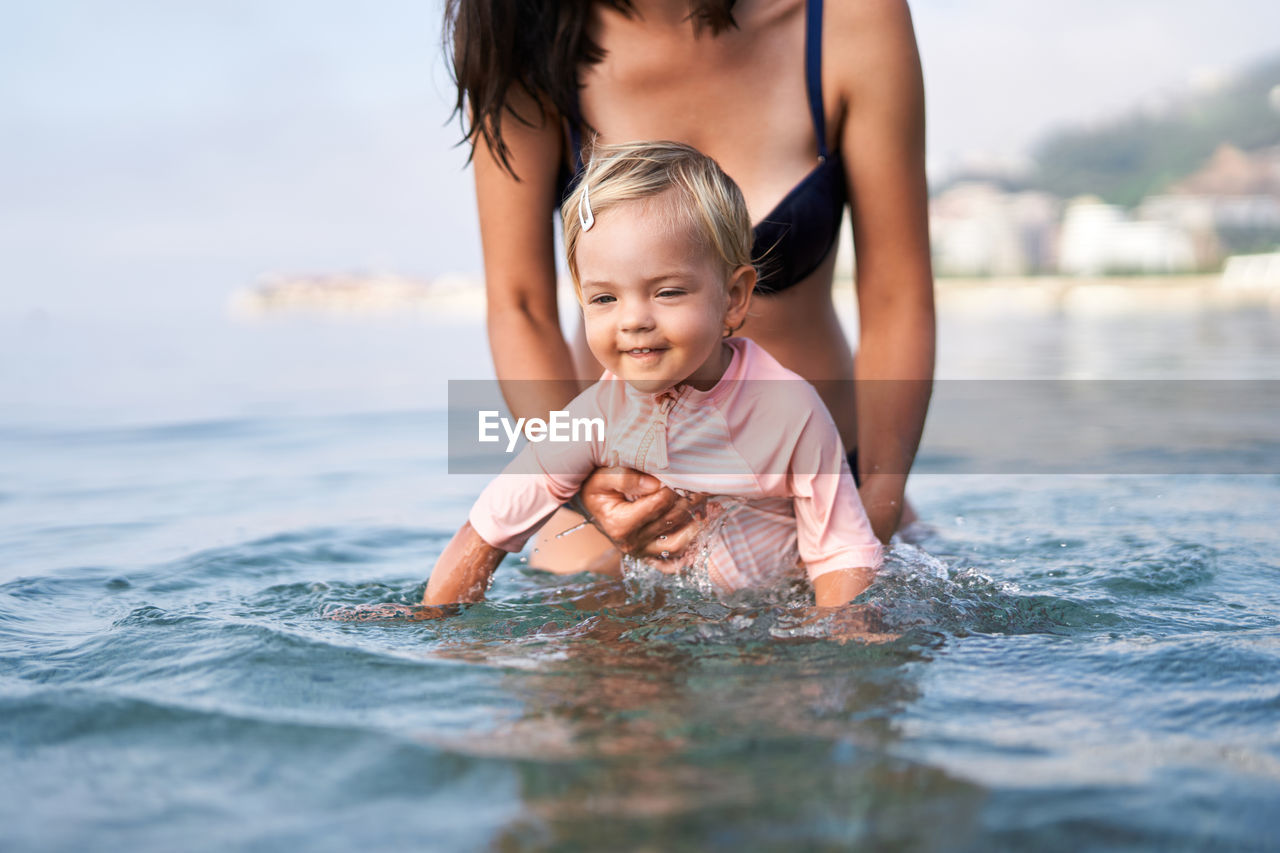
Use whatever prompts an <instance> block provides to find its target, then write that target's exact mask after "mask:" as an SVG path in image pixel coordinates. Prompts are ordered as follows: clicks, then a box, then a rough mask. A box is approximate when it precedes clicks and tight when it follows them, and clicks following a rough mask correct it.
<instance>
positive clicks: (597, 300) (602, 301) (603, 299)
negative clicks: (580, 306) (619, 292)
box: [587, 293, 618, 305]
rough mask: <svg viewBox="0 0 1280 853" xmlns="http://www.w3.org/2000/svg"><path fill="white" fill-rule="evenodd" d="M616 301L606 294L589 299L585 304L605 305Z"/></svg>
mask: <svg viewBox="0 0 1280 853" xmlns="http://www.w3.org/2000/svg"><path fill="white" fill-rule="evenodd" d="M617 301H618V300H616V299H614V298H613V297H612V296H610V295H609V294H607V293H600V294H597V295H595V296H593V297H591V298H590V299H589V300H587V304H588V305H607V304H608V303H610V302H617Z"/></svg>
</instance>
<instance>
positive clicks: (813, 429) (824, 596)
mask: <svg viewBox="0 0 1280 853" xmlns="http://www.w3.org/2000/svg"><path fill="white" fill-rule="evenodd" d="M812 396H813V402H812V404H811V407H810V409H809V412H808V418H807V421H806V423H805V424H804V427H803V428H802V429H801V431H800V434H799V436H798V438H797V440H796V445H795V449H794V451H793V453H792V456H791V468H790V485H791V492H792V495H793V496H794V497H795V508H796V527H797V531H796V532H797V534H798V538H799V545H800V556H801V558H802V559H803V560H804V564H805V568H806V570H807V571H808V573H809V581H810V583H811V584H812V585H813V596H814V601H815V603H816V604H817V605H818V606H819V607H841V606H843V605H845V604H848V603H849V602H850V601H853V600H854V599H855V598H857V597H858V596H859V595H861V594H862V593H863V592H865V591H866V589H867V588H868V587H869V586H871V584H872V582H873V581H875V578H876V570H877V569H878V568H879V567H880V563H881V561H882V559H883V554H884V549H883V548H882V547H881V545H880V540H878V539H877V538H876V536H875V533H874V532H873V531H872V529H871V522H870V521H869V520H868V519H867V513H866V510H865V509H863V507H862V501H861V500H860V499H859V497H858V489H857V487H856V486H855V485H854V482H853V474H852V473H851V472H850V471H849V465H848V463H847V462H846V461H845V458H844V447H843V445H842V444H841V442H840V434H839V432H838V431H837V430H836V426H835V423H834V422H832V420H831V416H830V415H829V414H828V413H827V411H826V409H825V408H824V407H823V405H822V402H821V400H819V399H818V397H817V395H816V394H814V395H812Z"/></svg>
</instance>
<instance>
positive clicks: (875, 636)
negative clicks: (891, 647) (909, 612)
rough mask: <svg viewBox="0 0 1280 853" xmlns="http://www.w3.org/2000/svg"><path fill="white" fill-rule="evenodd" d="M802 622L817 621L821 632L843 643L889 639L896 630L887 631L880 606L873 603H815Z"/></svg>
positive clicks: (809, 623) (892, 639)
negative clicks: (830, 604) (834, 604)
mask: <svg viewBox="0 0 1280 853" xmlns="http://www.w3.org/2000/svg"><path fill="white" fill-rule="evenodd" d="M802 624H803V625H821V626H822V634H823V636H825V637H827V638H829V639H832V640H835V641H836V642H838V643H839V644H840V645H844V644H845V643H847V642H849V641H850V640H852V641H854V642H857V643H876V644H879V643H890V642H893V641H894V640H896V639H898V637H899V636H901V635H900V634H893V633H890V632H889V631H888V629H887V627H886V626H885V624H884V617H883V615H882V614H881V612H880V608H878V607H876V606H875V605H874V604H849V605H844V606H842V607H817V608H815V609H814V613H813V615H812V616H811V617H809V618H808V619H806V620H805V621H804V622H803V623H802Z"/></svg>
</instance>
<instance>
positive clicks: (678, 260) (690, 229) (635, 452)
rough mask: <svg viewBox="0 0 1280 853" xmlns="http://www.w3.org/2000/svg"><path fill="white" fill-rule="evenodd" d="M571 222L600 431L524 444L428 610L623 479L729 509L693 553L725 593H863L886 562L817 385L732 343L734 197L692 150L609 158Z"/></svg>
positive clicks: (445, 565) (742, 280)
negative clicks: (582, 500)
mask: <svg viewBox="0 0 1280 853" xmlns="http://www.w3.org/2000/svg"><path fill="white" fill-rule="evenodd" d="M561 212H562V215H563V219H564V243H565V249H566V252H567V255H568V264H569V272H570V275H571V276H572V278H573V283H574V287H575V288H576V289H577V293H578V298H579V301H580V302H581V305H582V313H583V319H584V324H585V328H586V336H587V343H588V345H589V347H590V349H591V352H592V354H593V355H594V356H595V357H596V359H597V360H598V361H599V362H600V363H601V364H602V365H604V367H605V372H604V375H603V376H602V377H601V378H600V381H599V382H597V383H596V384H595V385H593V386H591V387H590V388H588V389H587V390H586V391H584V392H583V393H582V394H580V395H579V396H578V397H577V398H575V399H574V400H573V401H572V402H571V403H570V404H569V407H568V411H569V415H570V417H572V418H574V419H577V418H588V419H592V418H596V419H601V420H602V421H603V423H604V424H605V429H604V432H603V435H601V434H599V432H598V431H595V432H592V433H591V434H590V435H589V436H587V437H583V440H580V441H571V442H558V443H555V442H540V443H537V444H534V443H531V444H529V445H528V446H527V447H526V448H525V449H524V450H523V451H522V452H521V453H520V454H519V455H518V456H517V457H516V458H515V459H514V460H513V461H512V463H511V464H510V465H508V466H507V468H506V470H504V471H503V473H502V475H501V476H499V477H498V478H497V479H496V480H494V481H493V482H492V483H490V484H489V486H488V487H487V488H486V489H485V490H484V492H483V493H482V494H481V495H480V498H479V500H478V501H477V502H476V504H475V506H474V507H473V508H472V510H471V515H470V518H469V521H468V522H467V523H466V524H464V525H463V527H462V529H461V530H460V531H458V533H457V535H456V536H454V538H453V540H452V541H451V542H450V543H449V545H448V546H447V547H446V548H445V550H444V553H443V554H442V555H441V556H440V559H439V561H438V562H437V563H436V566H435V569H434V570H433V571H432V573H431V579H430V581H429V582H428V584H427V589H426V593H425V594H424V596H423V599H422V603H423V604H424V605H439V604H452V603H458V602H471V601H479V600H481V599H482V598H483V597H484V593H485V589H486V588H487V586H488V583H489V580H490V578H491V577H492V575H493V572H494V570H495V569H496V568H497V566H498V564H499V563H500V562H501V560H502V558H503V557H504V556H505V555H506V553H507V552H513V551H519V550H520V549H521V548H523V547H524V545H525V542H527V541H528V539H529V537H530V536H532V535H533V533H534V532H535V531H537V529H538V528H539V527H540V526H541V525H542V524H543V523H544V522H545V521H546V520H547V518H548V517H549V516H550V515H551V514H552V513H553V512H554V511H555V510H556V509H557V508H558V507H559V506H560V505H561V504H562V503H564V502H565V501H566V500H568V499H569V498H571V497H572V496H573V495H574V494H576V493H577V491H578V488H579V487H580V486H581V484H582V482H583V481H584V480H585V479H586V478H587V476H588V475H590V474H591V472H592V471H593V470H595V469H596V468H599V467H606V466H615V465H620V466H625V467H629V468H634V469H637V470H640V471H644V472H645V473H648V474H650V475H652V476H654V477H656V478H658V479H659V480H661V481H662V482H663V483H664V484H665V485H667V486H669V487H670V488H672V489H675V490H678V491H683V492H689V493H701V494H711V495H717V496H725V497H724V499H722V500H719V505H720V506H721V507H722V508H723V512H722V513H720V515H719V517H718V518H715V519H714V522H713V523H710V524H709V527H708V531H709V532H708V535H707V536H705V537H701V541H700V542H699V544H698V546H697V547H698V552H697V555H696V562H697V564H698V565H703V564H705V566H706V569H707V571H708V573H709V575H710V578H711V581H712V582H713V583H714V584H715V586H716V588H717V590H719V591H721V592H724V593H730V592H734V591H737V590H742V589H751V588H763V587H773V586H776V585H778V584H779V583H781V582H784V581H786V580H789V579H790V578H791V577H792V576H793V575H796V574H798V573H799V572H800V571H803V572H804V573H806V574H807V576H808V579H809V581H810V583H811V584H812V586H813V590H814V596H815V599H816V603H817V604H818V606H820V607H831V606H837V605H841V604H844V603H846V602H849V601H851V600H852V599H853V598H855V597H856V596H857V595H859V594H860V593H861V592H862V591H863V590H865V589H866V588H867V587H868V586H869V585H870V584H871V582H872V580H873V579H874V577H875V571H876V569H877V568H878V567H879V565H880V561H881V555H882V550H881V547H880V543H879V542H878V541H877V539H876V537H875V536H874V534H873V533H872V531H871V525H870V523H869V522H868V521H867V516H866V513H865V511H864V510H863V508H862V503H861V501H860V500H859V498H858V492H857V489H856V487H855V485H854V481H853V477H852V475H851V474H850V472H849V467H848V463H847V462H846V461H845V453H844V448H843V445H842V443H841V440H840V435H839V433H838V432H837V430H836V426H835V423H834V422H833V421H832V419H831V416H830V414H829V413H828V412H827V409H826V407H825V406H824V405H823V403H822V401H821V399H820V398H819V397H818V394H817V392H816V391H814V389H813V387H812V386H810V385H809V384H808V383H807V382H805V381H804V380H802V379H801V378H800V377H799V376H797V375H796V374H794V373H792V372H791V371H789V370H787V369H786V368H784V367H782V365H780V364H779V363H778V362H777V361H775V360H774V359H773V358H772V357H771V356H770V355H769V354H768V353H766V352H765V351H764V350H763V349H761V348H760V347H758V346H757V345H755V344H754V343H752V342H751V341H750V340H746V339H740V338H733V337H732V335H733V333H734V332H735V331H736V330H737V329H738V328H739V327H741V325H742V323H743V321H744V320H745V319H746V316H747V309H748V306H749V304H750V301H751V293H752V290H753V288H754V286H755V281H756V270H755V268H754V267H753V266H752V263H751V257H750V253H751V246H752V230H751V220H750V217H749V216H748V214H747V208H746V204H745V202H744V201H743V198H742V194H741V192H740V191H739V190H738V188H737V186H736V185H735V184H734V183H733V181H732V180H730V179H729V177H728V176H727V175H725V174H724V172H722V171H721V170H720V167H719V166H718V165H716V163H715V161H713V160H712V159H710V158H709V157H706V156H705V155H703V154H700V153H698V152H697V151H695V150H694V149H692V148H690V147H688V146H686V145H680V144H677V143H670V142H657V143H635V144H628V145H617V146H600V147H598V148H597V149H596V153H595V156H594V157H593V158H592V161H591V163H590V164H589V165H588V167H587V169H586V171H585V173H584V174H583V176H582V179H581V181H580V182H579V184H578V186H577V187H576V188H575V190H574V192H573V193H572V194H571V195H570V197H569V198H568V199H566V201H565V202H564V206H563V208H562V211H561ZM667 556H668V557H670V558H671V559H672V560H673V561H674V564H676V565H679V564H681V563H686V564H687V563H688V562H689V555H687V554H674V555H667Z"/></svg>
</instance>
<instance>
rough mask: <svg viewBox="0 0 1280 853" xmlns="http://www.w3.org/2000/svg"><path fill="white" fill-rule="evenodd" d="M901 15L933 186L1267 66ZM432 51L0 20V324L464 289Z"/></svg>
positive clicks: (297, 13)
mask: <svg viewBox="0 0 1280 853" xmlns="http://www.w3.org/2000/svg"><path fill="white" fill-rule="evenodd" d="M847 1H848V2H852V0H847ZM912 9H913V15H914V19H915V23H916V29H917V35H918V38H919V42H920V49H921V55H922V61H923V64H924V69H925V81H926V88H927V97H928V120H929V146H930V166H931V169H932V170H933V171H934V172H935V173H936V172H941V171H944V170H946V169H948V168H952V167H954V166H955V165H956V164H959V163H963V162H968V161H973V160H982V159H985V160H992V159H995V160H1000V161H1008V160H1011V159H1012V160H1016V159H1017V158H1019V157H1025V156H1026V154H1027V153H1028V152H1029V151H1030V150H1031V149H1032V146H1033V145H1034V143H1035V142H1036V140H1038V139H1040V138H1042V137H1043V136H1044V134H1045V133H1047V132H1048V131H1050V130H1051V129H1053V128H1057V127H1062V126H1066V125H1072V124H1080V123H1088V122H1091V121H1098V120H1100V119H1103V118H1105V117H1107V116H1111V115H1115V114H1117V113H1119V112H1121V111H1124V110H1126V109H1129V108H1132V107H1133V106H1135V105H1138V104H1142V103H1149V102H1151V101H1152V100H1153V99H1158V98H1160V97H1162V96H1167V95H1168V94H1170V93H1174V92H1177V91H1180V90H1183V89H1185V88H1186V87H1187V86H1188V85H1192V84H1204V83H1205V81H1211V80H1212V79H1214V78H1215V76H1216V75H1220V74H1222V73H1225V72H1228V71H1230V70H1232V69H1237V68H1240V67H1242V66H1244V65H1246V64H1248V63H1249V62H1251V61H1254V60H1257V59H1259V58H1262V57H1264V56H1267V55H1271V54H1274V53H1275V52H1277V51H1280V35H1277V34H1280V4H1277V3H1275V2H1273V0H1219V2H1215V3H1204V2H1190V0H1165V2H1156V0H1110V2H1103V0H1076V2H1074V3H1071V4H1040V3H1031V2H1026V0H968V2H964V3H961V2H957V0H918V1H917V2H916V3H914V4H913V5H912ZM439 29H440V3H439V2H438V0H428V2H421V0H418V2H411V1H410V0H371V2H369V3H364V4H353V3H349V2H337V0H186V1H185V2H183V3H173V2H169V0H42V2H39V3H36V2H25V3H20V2H16V0H0V258H3V260H4V272H3V275H2V276H0V313H6V312H7V313H9V314H12V313H14V312H17V313H19V314H20V313H22V312H30V311H74V310H79V311H92V310H123V309H122V308H121V306H129V305H136V304H141V303H146V304H152V305H162V306H174V307H177V306H186V307H188V308H192V307H193V308H196V309H198V310H218V309H220V308H221V306H223V305H224V304H225V302H226V299H227V297H228V295H229V293H230V292H231V291H232V290H234V289H236V288H240V287H245V286H248V285H251V284H252V283H253V282H254V280H255V279H256V278H257V277H259V276H261V275H263V274H266V273H279V272H284V273H308V272H342V271H351V270H385V271H392V272H399V273H404V274H407V275H414V276H422V277H432V276H437V275H442V274H449V273H463V274H471V275H477V274H479V272H480V266H481V265H480V252H479V238H478V234H477V229H476V224H475V207H474V201H473V199H472V191H471V180H470V176H469V175H468V174H467V172H466V171H465V159H466V158H465V151H464V150H462V149H460V148H458V147H456V146H455V145H454V143H455V142H456V141H457V137H458V129H457V125H456V124H450V123H448V118H449V112H450V108H451V101H452V89H451V83H450V81H449V78H448V75H447V73H446V72H445V69H444V66H443V64H442V61H441V49H440V43H439V42H440V35H439Z"/></svg>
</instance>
